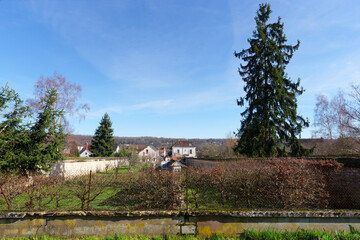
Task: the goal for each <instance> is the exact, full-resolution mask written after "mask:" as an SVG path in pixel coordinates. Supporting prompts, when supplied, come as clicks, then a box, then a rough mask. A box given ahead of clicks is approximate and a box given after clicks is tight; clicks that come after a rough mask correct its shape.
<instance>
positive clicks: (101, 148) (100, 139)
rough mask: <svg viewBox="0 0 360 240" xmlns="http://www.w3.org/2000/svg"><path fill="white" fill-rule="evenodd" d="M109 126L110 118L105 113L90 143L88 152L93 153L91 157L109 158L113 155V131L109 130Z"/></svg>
mask: <svg viewBox="0 0 360 240" xmlns="http://www.w3.org/2000/svg"><path fill="white" fill-rule="evenodd" d="M111 125H112V124H111V121H110V117H109V115H108V114H107V113H105V115H104V117H103V118H102V119H101V121H100V125H99V127H98V128H97V129H96V131H95V135H94V138H93V140H92V141H91V149H90V150H91V152H92V153H93V155H92V156H97V157H109V156H111V155H113V153H114V145H115V140H114V137H113V133H114V130H113V129H112V128H111Z"/></svg>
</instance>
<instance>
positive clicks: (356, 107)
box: [348, 85, 360, 137]
mask: <svg viewBox="0 0 360 240" xmlns="http://www.w3.org/2000/svg"><path fill="white" fill-rule="evenodd" d="M351 88H352V91H351V93H350V94H349V96H350V98H351V101H349V102H348V114H349V117H350V119H351V120H352V125H349V128H350V129H351V130H352V131H353V134H354V136H355V137H359V136H360V85H352V86H351Z"/></svg>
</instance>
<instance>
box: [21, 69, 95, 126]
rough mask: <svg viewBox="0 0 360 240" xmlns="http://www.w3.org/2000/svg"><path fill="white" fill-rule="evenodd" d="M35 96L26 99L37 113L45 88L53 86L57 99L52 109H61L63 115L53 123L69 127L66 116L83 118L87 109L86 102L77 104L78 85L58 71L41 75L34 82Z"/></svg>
mask: <svg viewBox="0 0 360 240" xmlns="http://www.w3.org/2000/svg"><path fill="white" fill-rule="evenodd" d="M34 87H35V91H34V95H35V97H34V98H32V99H28V100H27V102H28V104H29V105H30V107H31V110H32V111H33V112H35V113H37V112H38V111H39V110H41V105H40V102H41V100H43V99H44V98H46V90H47V89H52V88H54V89H55V90H56V91H57V93H58V99H57V101H56V102H55V104H54V109H55V110H57V111H62V112H63V113H64V115H63V117H62V118H61V119H59V120H58V121H61V122H57V123H55V124H60V123H61V124H63V125H65V126H66V127H67V128H68V129H69V122H68V119H67V117H68V116H76V117H79V118H80V119H84V118H85V113H86V112H87V111H89V109H90V108H89V106H88V105H87V104H78V100H79V98H80V96H81V91H82V88H81V86H80V85H77V84H75V83H70V82H69V81H67V80H66V78H65V77H64V76H62V75H61V74H58V73H56V72H55V73H54V76H52V77H46V78H45V77H44V76H41V77H40V79H39V80H38V81H37V82H36V84H35V86H34Z"/></svg>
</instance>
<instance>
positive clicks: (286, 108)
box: [235, 4, 311, 157]
mask: <svg viewBox="0 0 360 240" xmlns="http://www.w3.org/2000/svg"><path fill="white" fill-rule="evenodd" d="M270 13H271V10H270V5H269V4H260V8H259V10H258V11H257V16H256V17H255V21H256V30H255V31H254V32H253V36H252V38H249V39H248V42H249V44H250V47H249V48H248V49H244V50H242V51H241V52H235V57H237V58H240V59H242V60H243V61H244V62H245V64H244V65H243V64H240V68H239V73H240V75H241V77H242V79H243V80H244V82H245V86H244V91H245V92H246V95H245V97H241V98H240V99H238V100H237V103H238V105H239V106H244V103H245V102H247V103H248V105H247V106H246V108H245V111H243V112H242V113H241V116H242V117H243V119H242V121H241V127H240V129H239V130H238V133H237V135H238V137H239V138H240V139H239V141H238V144H237V146H236V147H235V151H237V152H239V153H241V154H246V155H247V156H249V157H274V156H288V155H290V156H303V155H308V154H309V153H310V151H311V150H309V149H304V148H303V147H302V146H301V145H300V142H299V140H298V139H297V136H298V135H299V134H300V133H301V130H302V128H303V127H308V126H309V122H308V121H307V120H305V119H304V118H303V117H301V116H299V115H298V114H297V111H296V109H297V100H296V97H297V96H299V95H301V94H302V93H303V92H304V89H303V88H302V87H300V79H298V80H297V82H292V81H291V79H290V78H289V77H288V75H287V74H286V72H285V68H286V65H287V64H288V63H289V62H290V60H291V58H292V56H293V53H294V52H295V51H296V50H297V49H298V48H299V45H300V42H299V41H298V42H297V44H296V45H294V46H292V45H287V44H286V42H287V39H286V36H285V34H284V33H283V27H284V24H283V23H281V19H280V17H279V18H278V20H277V22H274V23H268V20H269V17H270Z"/></svg>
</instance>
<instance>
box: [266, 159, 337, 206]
mask: <svg viewBox="0 0 360 240" xmlns="http://www.w3.org/2000/svg"><path fill="white" fill-rule="evenodd" d="M269 163H270V164H271V165H272V166H273V168H272V170H273V173H272V182H273V183H274V186H275V189H274V190H275V191H274V195H275V196H274V197H275V198H276V199H277V203H279V204H280V206H279V207H281V208H285V209H288V208H327V207H328V206H329V197H330V195H329V191H328V181H327V178H326V174H328V173H330V172H331V171H334V170H335V168H337V167H340V165H338V164H336V162H335V161H312V160H305V159H284V160H280V159H278V160H271V161H269Z"/></svg>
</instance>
